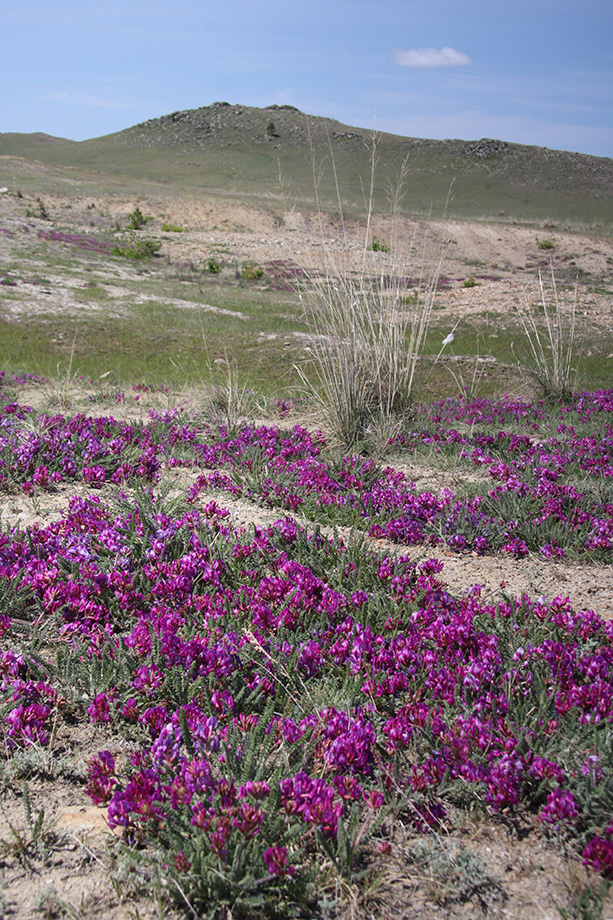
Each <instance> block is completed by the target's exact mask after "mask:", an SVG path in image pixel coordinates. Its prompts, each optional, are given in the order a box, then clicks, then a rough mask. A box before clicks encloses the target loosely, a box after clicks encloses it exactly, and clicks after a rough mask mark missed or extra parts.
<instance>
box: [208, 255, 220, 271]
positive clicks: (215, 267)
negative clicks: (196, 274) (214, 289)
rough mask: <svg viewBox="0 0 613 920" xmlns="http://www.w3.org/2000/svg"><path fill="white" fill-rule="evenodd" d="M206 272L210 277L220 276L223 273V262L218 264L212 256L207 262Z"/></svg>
mask: <svg viewBox="0 0 613 920" xmlns="http://www.w3.org/2000/svg"><path fill="white" fill-rule="evenodd" d="M205 271H206V272H208V274H209V275H218V274H219V272H220V271H221V262H218V261H217V259H214V258H212V256H211V257H210V258H209V259H208V260H207V263H206V268H205Z"/></svg>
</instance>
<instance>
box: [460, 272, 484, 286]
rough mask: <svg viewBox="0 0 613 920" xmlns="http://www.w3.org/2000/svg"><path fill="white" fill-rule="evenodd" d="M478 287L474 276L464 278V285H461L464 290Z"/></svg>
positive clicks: (478, 283) (478, 284)
mask: <svg viewBox="0 0 613 920" xmlns="http://www.w3.org/2000/svg"><path fill="white" fill-rule="evenodd" d="M479 286H480V282H479V281H476V280H475V276H474V275H469V277H468V278H466V280H465V281H464V284H463V285H462V287H465V288H474V287H479Z"/></svg>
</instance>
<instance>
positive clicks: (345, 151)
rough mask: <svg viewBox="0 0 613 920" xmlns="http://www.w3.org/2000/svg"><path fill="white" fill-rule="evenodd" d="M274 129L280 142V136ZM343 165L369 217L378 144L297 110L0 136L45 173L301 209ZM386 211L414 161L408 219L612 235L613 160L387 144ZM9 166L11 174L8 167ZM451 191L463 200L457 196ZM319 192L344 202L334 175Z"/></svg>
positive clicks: (214, 109)
mask: <svg viewBox="0 0 613 920" xmlns="http://www.w3.org/2000/svg"><path fill="white" fill-rule="evenodd" d="M271 122H272V124H273V125H274V132H275V133H274V135H272V136H271V135H270V134H269V133H268V132H269V126H270V124H271ZM331 153H333V155H334V160H335V163H336V168H337V172H338V174H339V176H341V177H342V190H343V197H344V204H345V206H346V207H347V209H348V211H349V212H352V211H361V212H363V210H364V183H365V182H367V180H368V176H369V170H370V165H369V164H370V136H369V132H368V131H365V130H363V129H357V128H349V127H347V126H346V125H342V124H340V123H339V122H336V121H333V120H331V119H324V118H312V117H309V116H305V115H303V114H302V113H300V112H297V111H296V110H286V109H285V108H280V109H254V108H248V107H242V106H227V105H224V104H219V103H218V104H214V105H212V106H208V107H206V108H202V109H195V110H189V111H185V112H176V113H172V114H171V115H167V116H164V117H162V118H158V119H152V120H151V121H148V122H144V123H143V124H141V125H136V126H134V127H133V128H129V129H127V130H126V131H122V132H119V133H118V134H111V135H108V136H105V137H101V138H95V139H92V140H87V141H81V142H74V141H66V140H63V139H60V138H50V137H48V136H47V135H40V134H33V135H16V134H4V135H0V155H5V156H21V157H24V158H26V159H27V160H34V161H37V162H40V163H44V164H46V165H54V166H59V167H64V168H66V167H69V168H71V169H77V170H87V171H90V172H91V171H99V172H103V173H104V174H105V175H108V176H116V177H118V178H119V177H122V178H128V179H131V180H133V181H136V180H138V181H142V180H150V181H154V182H156V183H162V184H167V183H170V184H172V186H173V188H174V189H176V190H181V189H183V190H185V191H186V192H189V193H192V194H193V193H194V192H197V191H201V192H206V193H207V194H211V193H215V192H220V193H224V194H227V193H228V192H230V193H235V194H239V195H241V196H253V197H255V198H270V194H271V192H272V193H273V194H280V192H281V185H280V183H279V171H280V170H281V173H282V176H283V182H282V184H283V185H284V186H287V189H288V192H289V194H290V196H291V199H292V201H293V202H296V201H305V200H306V201H312V200H313V198H314V192H313V187H314V181H313V163H315V164H316V169H319V166H320V165H321V164H323V163H325V161H328V166H329V161H330V158H331ZM377 153H378V176H377V189H376V204H377V206H378V207H385V206H386V196H387V189H388V188H389V185H390V182H391V183H393V182H394V180H395V178H396V177H397V175H398V172H399V170H400V168H401V165H402V163H403V161H404V160H405V158H407V157H408V158H409V163H410V183H409V185H408V188H407V194H406V198H405V201H404V207H405V209H406V210H407V211H408V212H412V213H417V214H430V213H432V214H433V215H434V216H440V215H441V214H442V213H443V212H444V211H445V208H446V202H447V201H448V199H450V201H449V204H448V205H447V214H448V215H449V216H457V217H463V218H482V217H499V216H500V215H501V214H504V215H505V216H506V217H513V218H515V219H517V220H521V221H530V222H532V221H543V220H554V221H556V222H563V223H567V224H582V225H591V226H594V225H595V226H596V228H600V229H604V230H608V229H610V227H611V197H612V191H613V160H610V159H608V158H603V157H591V156H586V155H582V154H575V153H569V152H566V151H554V150H548V149H545V148H540V147H527V146H523V145H520V144H507V143H504V142H499V141H489V140H482V141H476V142H468V141H458V140H448V141H431V140H419V139H415V138H404V137H398V136H396V135H391V134H382V135H380V137H379V142H378V150H377ZM7 165H8V164H5V166H7ZM450 189H452V194H451V196H450ZM319 191H320V194H321V197H322V199H323V200H324V202H329V203H334V202H335V199H336V191H335V186H334V178H333V175H332V171H331V170H330V169H329V168H328V169H327V170H326V171H325V172H324V174H323V176H322V179H321V183H320V186H319Z"/></svg>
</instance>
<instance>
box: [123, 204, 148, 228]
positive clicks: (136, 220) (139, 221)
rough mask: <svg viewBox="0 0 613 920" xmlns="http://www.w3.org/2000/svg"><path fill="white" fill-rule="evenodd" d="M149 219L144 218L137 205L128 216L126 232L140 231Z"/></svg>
mask: <svg viewBox="0 0 613 920" xmlns="http://www.w3.org/2000/svg"><path fill="white" fill-rule="evenodd" d="M149 220H151V218H150V217H145V215H144V214H143V212H142V211H141V209H140V208H139V206H138V205H136V207H135V208H134V210H133V211H131V212H130V213H129V214H128V230H142V229H143V227H144V226H145V224H146V223H147V221H149Z"/></svg>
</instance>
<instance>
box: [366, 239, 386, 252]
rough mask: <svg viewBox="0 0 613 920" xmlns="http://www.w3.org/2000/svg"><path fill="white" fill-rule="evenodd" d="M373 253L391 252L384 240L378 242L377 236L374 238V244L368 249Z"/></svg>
mask: <svg viewBox="0 0 613 920" xmlns="http://www.w3.org/2000/svg"><path fill="white" fill-rule="evenodd" d="M368 248H369V249H370V250H371V252H389V251H390V248H389V246H388V245H387V243H384V242H383V240H378V239H377V237H376V236H374V237H373V240H372V243H371V244H370V246H369V247H368Z"/></svg>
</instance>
